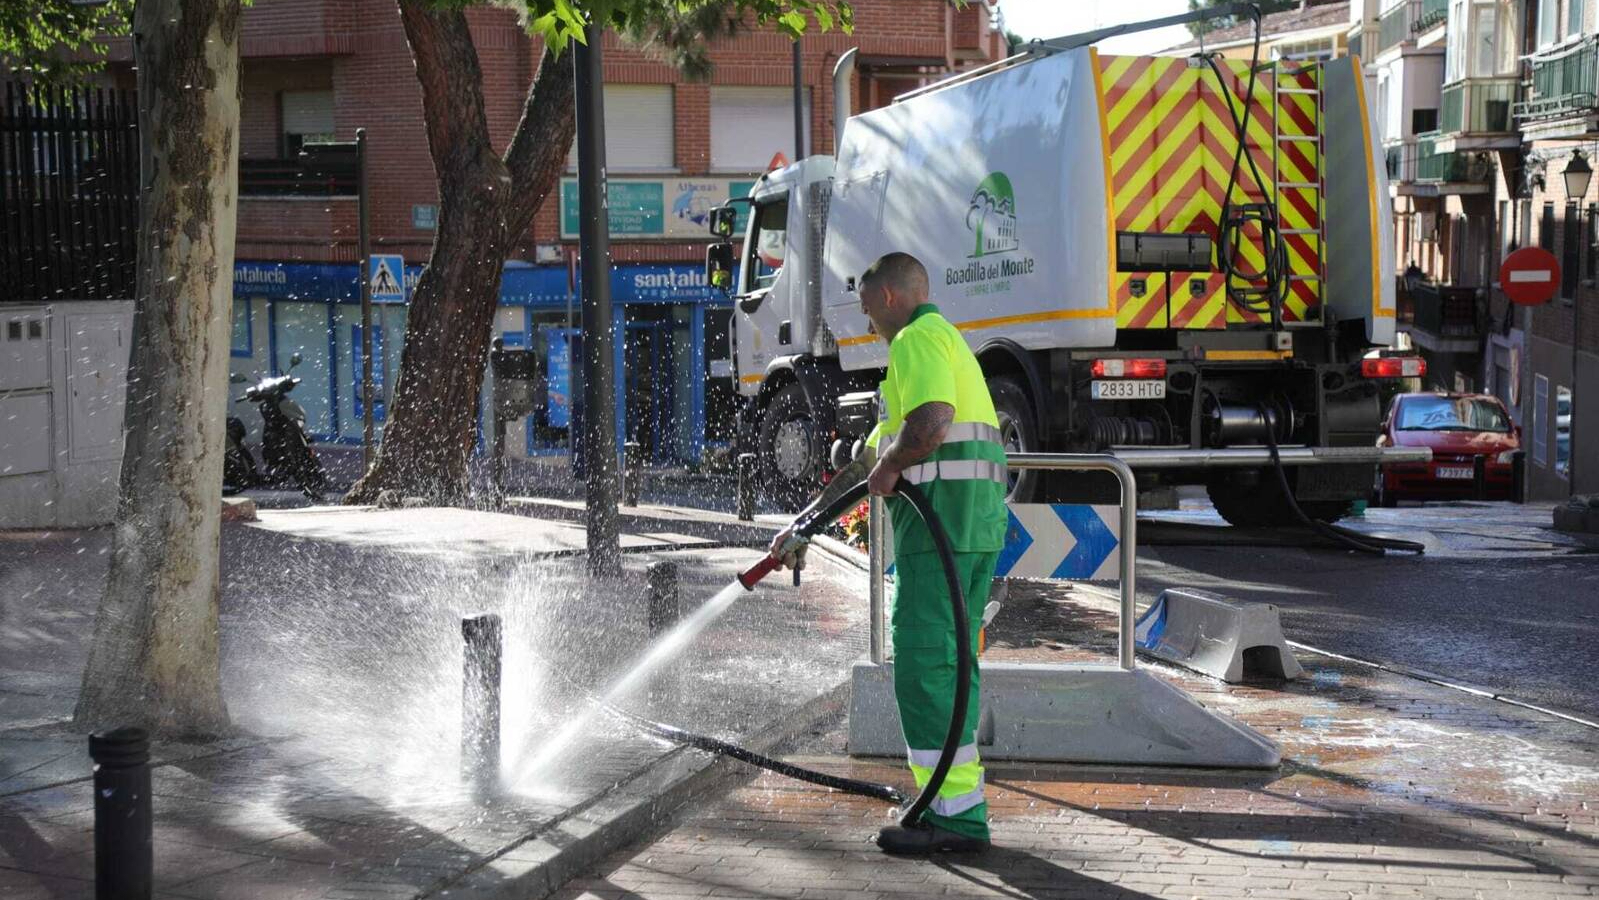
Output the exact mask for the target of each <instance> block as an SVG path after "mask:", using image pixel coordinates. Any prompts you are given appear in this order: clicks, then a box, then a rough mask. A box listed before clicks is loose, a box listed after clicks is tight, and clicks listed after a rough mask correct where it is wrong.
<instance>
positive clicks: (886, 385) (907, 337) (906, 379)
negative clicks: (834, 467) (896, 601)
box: [867, 303, 1009, 556]
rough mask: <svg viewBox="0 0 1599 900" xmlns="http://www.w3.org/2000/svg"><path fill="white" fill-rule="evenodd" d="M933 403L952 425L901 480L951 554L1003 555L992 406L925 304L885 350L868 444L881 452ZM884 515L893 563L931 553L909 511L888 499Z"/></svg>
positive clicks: (972, 363) (999, 450) (949, 328)
mask: <svg viewBox="0 0 1599 900" xmlns="http://www.w3.org/2000/svg"><path fill="white" fill-rule="evenodd" d="M934 402H937V403H948V404H949V405H950V406H953V407H954V408H955V419H954V422H953V423H952V424H951V425H950V427H949V432H948V433H947V434H946V435H945V436H944V442H943V443H942V444H941V445H939V447H938V449H937V450H935V451H933V453H932V454H931V455H930V456H928V457H927V459H925V460H923V461H922V462H921V463H919V464H917V465H914V466H911V467H910V468H908V469H906V470H905V471H904V473H902V475H903V477H904V478H905V479H906V480H907V481H910V482H911V483H913V484H916V485H918V486H919V487H921V489H922V490H923V491H924V492H925V493H926V494H927V497H928V499H929V500H930V501H931V502H932V505H933V510H934V511H935V512H936V513H937V514H938V517H939V519H940V521H942V522H943V525H944V530H945V532H946V533H948V535H949V540H950V545H951V547H952V548H953V549H954V550H955V551H957V552H967V553H985V552H997V551H999V550H1002V549H1004V546H1005V529H1006V527H1007V524H1008V521H1009V516H1008V514H1007V513H1006V511H1005V492H1006V490H1007V485H1008V480H1007V477H1006V471H1005V448H1004V446H1003V445H1002V444H1001V443H1000V435H999V419H998V417H996V416H995V415H994V400H993V398H992V397H991V396H990V395H989V393H988V382H987V380H986V379H984V378H983V370H982V367H981V366H979V365H978V363H977V357H975V356H973V355H972V351H971V348H969V347H967V346H966V340H965V338H962V337H961V335H960V332H958V331H956V330H955V326H953V325H951V324H950V323H949V320H948V319H945V318H944V317H943V316H942V315H940V314H939V312H938V307H936V306H934V305H932V304H931V303H923V304H922V305H921V306H918V307H916V310H915V312H913V313H912V314H911V320H910V323H909V324H907V325H906V326H905V328H904V329H902V330H901V331H900V332H899V334H896V335H894V340H893V341H892V342H890V343H889V346H888V374H887V376H886V377H885V379H884V381H883V384H882V386H881V389H880V401H879V404H878V416H879V422H878V424H877V427H876V428H874V429H872V433H871V435H870V436H868V437H867V443H868V444H869V445H870V446H872V447H873V448H876V449H878V450H879V452H881V451H884V450H886V449H887V448H888V445H889V444H891V443H893V440H894V438H895V437H896V436H898V434H899V431H900V429H901V428H902V427H903V426H904V424H905V415H906V414H907V413H909V412H910V411H911V410H913V409H916V408H917V407H919V406H921V405H922V404H924V403H934ZM888 508H889V514H890V518H891V520H892V521H893V523H894V554H895V555H896V556H900V555H903V554H911V553H927V552H931V551H932V550H933V549H934V547H933V538H932V534H931V533H930V532H929V531H928V530H927V528H926V527H925V526H924V525H923V523H922V520H921V517H920V516H918V515H917V514H916V510H914V509H912V508H911V506H910V504H908V503H906V502H905V501H904V500H903V499H901V498H899V497H891V498H889V501H888Z"/></svg>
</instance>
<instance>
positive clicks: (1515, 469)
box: [1510, 450, 1527, 503]
mask: <svg viewBox="0 0 1599 900" xmlns="http://www.w3.org/2000/svg"><path fill="white" fill-rule="evenodd" d="M1510 499H1511V500H1512V501H1513V502H1516V503H1526V502H1527V451H1525V450H1517V451H1516V452H1515V453H1513V454H1511V456H1510Z"/></svg>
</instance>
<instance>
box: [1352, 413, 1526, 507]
mask: <svg viewBox="0 0 1599 900" xmlns="http://www.w3.org/2000/svg"><path fill="white" fill-rule="evenodd" d="M1377 443H1378V445H1379V446H1383V447H1428V448H1430V449H1431V450H1432V462H1430V463H1390V464H1388V465H1385V466H1383V467H1381V468H1380V469H1379V470H1378V474H1377V485H1376V491H1375V496H1374V497H1373V500H1374V501H1375V503H1376V504H1377V505H1379V506H1393V505H1394V503H1395V502H1397V501H1399V500H1456V499H1462V498H1470V497H1475V496H1476V493H1477V483H1476V467H1477V460H1478V459H1479V458H1480V459H1482V461H1483V465H1484V467H1485V471H1484V475H1485V476H1486V479H1487V484H1486V492H1485V497H1486V498H1487V499H1490V500H1509V499H1511V494H1512V487H1511V467H1512V458H1513V454H1514V453H1515V451H1516V450H1518V449H1520V447H1521V428H1520V427H1519V426H1517V425H1513V424H1511V421H1510V413H1508V412H1506V411H1505V405H1504V404H1503V403H1500V402H1499V398H1498V397H1494V396H1490V395H1488V394H1443V393H1419V394H1400V395H1399V396H1397V397H1395V398H1394V402H1393V404H1392V405H1390V406H1389V407H1388V420H1387V421H1386V422H1384V423H1383V433H1382V436H1381V437H1379V438H1378V439H1377Z"/></svg>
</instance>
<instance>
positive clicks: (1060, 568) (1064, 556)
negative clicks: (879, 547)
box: [883, 503, 1121, 581]
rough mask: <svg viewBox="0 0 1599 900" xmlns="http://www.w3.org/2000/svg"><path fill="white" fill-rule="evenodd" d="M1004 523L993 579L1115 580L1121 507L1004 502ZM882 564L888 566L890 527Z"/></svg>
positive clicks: (891, 544) (1118, 573)
mask: <svg viewBox="0 0 1599 900" xmlns="http://www.w3.org/2000/svg"><path fill="white" fill-rule="evenodd" d="M1006 507H1007V509H1008V510H1009V511H1010V527H1009V528H1008V529H1007V530H1006V532H1005V549H1003V550H1001V551H1000V552H999V560H998V562H996V563H995V565H994V577H996V578H1071V579H1075V580H1078V581H1115V580H1117V579H1118V578H1120V577H1121V571H1120V564H1121V507H1119V506H1086V505H1080V504H1075V503H1008V504H1006ZM883 531H884V537H885V538H887V540H886V542H885V544H886V546H885V547H884V557H883V564H884V565H885V566H886V567H887V572H888V573H889V574H893V570H894V565H893V564H894V542H893V533H894V529H892V528H885V529H883Z"/></svg>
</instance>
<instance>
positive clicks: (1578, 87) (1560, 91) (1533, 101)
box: [1515, 37, 1599, 119]
mask: <svg viewBox="0 0 1599 900" xmlns="http://www.w3.org/2000/svg"><path fill="white" fill-rule="evenodd" d="M1531 69H1532V72H1531V75H1532V78H1531V80H1530V82H1529V84H1528V88H1527V97H1526V99H1525V100H1524V101H1522V102H1521V103H1518V104H1516V110H1515V114H1516V118H1518V119H1542V118H1549V117H1553V116H1560V115H1566V114H1569V113H1571V112H1573V111H1576V110H1581V109H1591V108H1593V106H1594V103H1595V96H1594V95H1595V91H1596V90H1599V39H1596V38H1593V37H1589V38H1587V39H1585V40H1584V41H1583V42H1582V43H1580V44H1578V45H1577V46H1575V47H1572V48H1570V49H1567V50H1562V51H1560V52H1559V53H1556V54H1551V55H1549V56H1545V57H1541V58H1534V59H1533V60H1532V64H1531Z"/></svg>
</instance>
